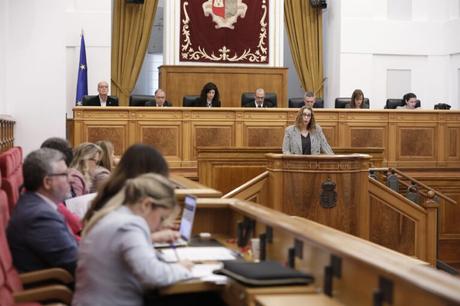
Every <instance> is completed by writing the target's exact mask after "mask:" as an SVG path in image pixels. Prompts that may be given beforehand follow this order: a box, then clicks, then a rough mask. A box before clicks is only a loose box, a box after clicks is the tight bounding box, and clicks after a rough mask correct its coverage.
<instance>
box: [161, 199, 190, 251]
mask: <svg viewBox="0 0 460 306" xmlns="http://www.w3.org/2000/svg"><path fill="white" fill-rule="evenodd" d="M195 211H196V198H195V197H194V196H192V195H186V196H185V200H184V210H183V211H182V218H181V220H180V228H179V233H180V238H179V239H178V240H177V241H175V242H174V246H187V245H188V244H189V243H190V239H191V238H192V228H193V221H194V220H195ZM165 247H171V244H170V243H155V248H165Z"/></svg>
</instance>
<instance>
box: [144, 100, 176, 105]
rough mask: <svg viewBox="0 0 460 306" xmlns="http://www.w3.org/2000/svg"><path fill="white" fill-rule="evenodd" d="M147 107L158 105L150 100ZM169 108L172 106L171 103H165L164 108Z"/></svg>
mask: <svg viewBox="0 0 460 306" xmlns="http://www.w3.org/2000/svg"><path fill="white" fill-rule="evenodd" d="M145 106H155V107H156V106H157V103H156V102H155V100H149V101H145ZM169 106H172V104H171V103H169V102H168V101H165V103H163V107H169Z"/></svg>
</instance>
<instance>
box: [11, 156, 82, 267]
mask: <svg viewBox="0 0 460 306" xmlns="http://www.w3.org/2000/svg"><path fill="white" fill-rule="evenodd" d="M22 172H23V176H24V188H25V192H23V193H22V194H21V196H20V197H19V200H18V202H17V203H16V206H15V208H14V210H13V213H12V215H11V219H10V222H9V224H8V227H7V237H8V243H9V246H10V249H11V254H12V255H13V262H14V265H15V267H16V268H17V269H18V270H19V271H20V272H30V271H35V270H40V269H47V268H53V267H60V268H64V269H66V270H68V271H69V272H71V273H73V272H74V270H75V265H76V262H77V249H78V246H77V242H76V240H75V238H74V236H73V235H72V233H71V232H70V231H69V228H68V227H67V224H66V223H65V221H64V219H63V217H62V216H61V215H60V214H59V212H58V211H57V204H58V203H60V202H62V201H63V200H64V199H65V197H66V195H67V194H68V193H69V191H70V186H69V180H68V170H67V165H66V163H65V157H64V155H63V154H62V153H61V152H58V151H56V150H54V149H49V148H43V149H39V150H36V151H33V152H31V153H30V154H29V155H28V156H27V157H26V159H25V161H24V164H23V168H22Z"/></svg>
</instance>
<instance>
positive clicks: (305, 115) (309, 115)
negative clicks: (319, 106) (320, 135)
mask: <svg viewBox="0 0 460 306" xmlns="http://www.w3.org/2000/svg"><path fill="white" fill-rule="evenodd" d="M302 116H304V117H311V114H305V113H303V114H302Z"/></svg>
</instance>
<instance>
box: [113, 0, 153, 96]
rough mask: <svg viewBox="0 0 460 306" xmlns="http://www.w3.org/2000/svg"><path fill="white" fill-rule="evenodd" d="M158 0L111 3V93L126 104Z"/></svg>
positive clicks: (145, 45)
mask: <svg viewBox="0 0 460 306" xmlns="http://www.w3.org/2000/svg"><path fill="white" fill-rule="evenodd" d="M157 4H158V0H145V1H144V4H127V3H126V0H115V1H114V8H113V21H112V22H113V29H112V92H111V94H112V95H114V96H118V98H119V100H120V105H128V99H129V96H130V94H131V91H132V90H133V89H134V86H136V81H137V78H138V76H139V72H140V71H141V67H142V64H143V62H144V58H145V53H146V51H147V47H148V43H149V40H150V32H151V30H152V23H153V19H154V17H155V13H156V10H157Z"/></svg>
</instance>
